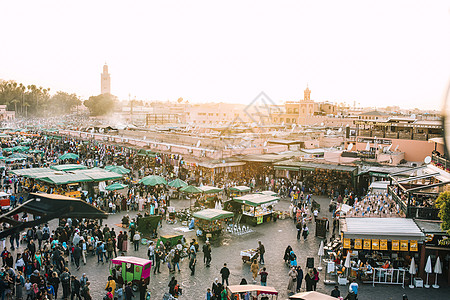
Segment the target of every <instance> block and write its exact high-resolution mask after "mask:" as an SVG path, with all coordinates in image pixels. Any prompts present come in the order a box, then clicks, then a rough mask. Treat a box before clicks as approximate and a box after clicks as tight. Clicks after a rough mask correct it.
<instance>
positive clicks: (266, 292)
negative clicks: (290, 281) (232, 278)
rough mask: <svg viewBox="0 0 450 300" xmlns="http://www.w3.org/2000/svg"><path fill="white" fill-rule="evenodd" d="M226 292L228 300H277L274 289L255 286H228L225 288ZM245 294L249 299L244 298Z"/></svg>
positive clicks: (276, 292) (276, 293)
mask: <svg viewBox="0 0 450 300" xmlns="http://www.w3.org/2000/svg"><path fill="white" fill-rule="evenodd" d="M227 292H228V298H227V299H228V300H231V299H236V300H242V299H271V300H272V299H278V291H277V290H276V289H275V288H273V287H270V286H261V285H256V284H245V285H230V286H227ZM246 294H248V295H250V296H251V298H246V296H245V295H246ZM263 297H265V298H263ZM269 297H270V298H269Z"/></svg>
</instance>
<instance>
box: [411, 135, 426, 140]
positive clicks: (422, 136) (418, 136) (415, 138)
mask: <svg viewBox="0 0 450 300" xmlns="http://www.w3.org/2000/svg"><path fill="white" fill-rule="evenodd" d="M413 139H414V140H419V141H426V140H427V134H426V133H414V135H413Z"/></svg>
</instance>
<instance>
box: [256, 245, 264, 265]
mask: <svg viewBox="0 0 450 300" xmlns="http://www.w3.org/2000/svg"><path fill="white" fill-rule="evenodd" d="M257 250H258V254H259V263H260V264H261V265H264V253H266V248H264V245H263V244H262V243H261V241H258V248H257Z"/></svg>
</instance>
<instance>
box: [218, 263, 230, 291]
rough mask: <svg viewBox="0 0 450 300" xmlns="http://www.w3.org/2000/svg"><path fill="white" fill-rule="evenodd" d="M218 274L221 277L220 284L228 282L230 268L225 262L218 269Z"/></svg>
mask: <svg viewBox="0 0 450 300" xmlns="http://www.w3.org/2000/svg"><path fill="white" fill-rule="evenodd" d="M220 276H221V277H222V285H224V283H225V282H226V283H227V286H228V285H229V284H228V277H230V269H228V268H227V264H226V263H225V264H223V268H222V269H220Z"/></svg>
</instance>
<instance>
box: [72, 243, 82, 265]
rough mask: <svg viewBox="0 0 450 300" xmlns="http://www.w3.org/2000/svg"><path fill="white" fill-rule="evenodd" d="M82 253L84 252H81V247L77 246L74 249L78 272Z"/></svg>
mask: <svg viewBox="0 0 450 300" xmlns="http://www.w3.org/2000/svg"><path fill="white" fill-rule="evenodd" d="M81 252H82V250H81V248H80V246H79V245H78V244H77V245H76V246H75V248H73V253H72V255H73V260H74V261H75V266H76V267H77V270H79V269H80V259H81Z"/></svg>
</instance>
